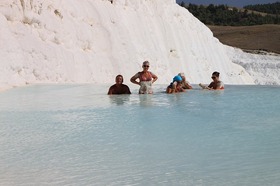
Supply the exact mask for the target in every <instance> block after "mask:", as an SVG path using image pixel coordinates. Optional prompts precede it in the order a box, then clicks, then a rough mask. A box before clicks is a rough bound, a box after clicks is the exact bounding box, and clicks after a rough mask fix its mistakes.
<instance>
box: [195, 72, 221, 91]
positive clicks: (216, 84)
mask: <svg viewBox="0 0 280 186" xmlns="http://www.w3.org/2000/svg"><path fill="white" fill-rule="evenodd" d="M219 76H220V73H219V72H213V73H212V77H211V78H212V79H213V81H212V82H211V83H210V84H209V85H208V86H206V85H202V84H201V83H200V84H199V86H200V87H201V88H203V89H208V90H223V89H224V88H225V86H224V83H223V82H222V81H220V78H219Z"/></svg>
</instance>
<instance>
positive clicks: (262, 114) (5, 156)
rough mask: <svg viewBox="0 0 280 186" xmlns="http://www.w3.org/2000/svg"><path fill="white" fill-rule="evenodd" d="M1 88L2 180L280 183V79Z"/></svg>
mask: <svg viewBox="0 0 280 186" xmlns="http://www.w3.org/2000/svg"><path fill="white" fill-rule="evenodd" d="M108 87H109V86H99V85H41V86H30V87H23V88H15V89H12V90H9V91H5V92H2V93H0V185H28V186H29V185H215V186H219V185H227V186H231V185H254V186H256V185H261V186H263V185H280V87H276V86H226V89H225V90H224V91H206V90H200V89H199V88H198V87H196V88H195V89H194V90H190V91H187V92H185V93H180V94H173V95H167V94H165V93H163V91H164V89H165V86H161V85H157V86H155V94H154V95H138V94H137V90H136V89H133V90H132V91H133V94H132V95H120V96H108V95H106V93H107V90H108Z"/></svg>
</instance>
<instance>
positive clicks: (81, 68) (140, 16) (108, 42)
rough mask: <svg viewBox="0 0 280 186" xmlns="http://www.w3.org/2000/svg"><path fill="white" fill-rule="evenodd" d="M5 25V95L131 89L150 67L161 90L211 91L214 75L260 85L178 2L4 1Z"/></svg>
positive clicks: (0, 62) (1, 53) (1, 77)
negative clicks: (67, 86) (84, 87)
mask: <svg viewBox="0 0 280 186" xmlns="http://www.w3.org/2000/svg"><path fill="white" fill-rule="evenodd" d="M0 25H1V26H0V47H1V50H0V70H1V74H0V89H5V88H10V87H13V86H22V85H25V84H34V83H113V82H114V77H115V76H116V75H117V74H123V75H124V78H125V83H127V84H130V83H129V78H130V77H131V76H133V75H134V74H135V73H136V72H138V71H140V70H141V64H142V62H143V61H144V60H149V61H150V62H151V67H150V70H151V71H152V72H154V73H155V74H157V75H158V77H159V80H158V82H157V83H159V84H168V83H169V82H170V81H171V79H172V77H173V76H174V75H176V74H177V73H178V72H185V73H186V76H187V79H188V80H189V81H190V82H191V83H200V82H202V83H209V81H210V76H211V73H212V72H213V71H219V72H221V78H222V80H223V81H224V82H225V83H226V84H254V83H255V82H256V81H255V79H254V78H252V77H251V75H252V74H251V75H249V73H247V72H246V70H245V69H244V68H243V67H242V66H240V65H238V64H236V63H233V60H232V58H231V55H229V53H228V51H227V50H228V47H226V46H224V45H222V44H221V43H220V42H219V41H218V39H216V38H214V37H213V34H212V32H211V31H210V30H209V29H208V28H207V27H206V26H205V25H204V24H202V23H201V22H200V21H199V20H198V19H196V18H195V17H194V16H193V15H192V14H190V13H189V12H188V11H187V10H186V9H184V8H181V7H180V6H179V5H177V4H176V2H175V0H113V3H111V2H110V1H108V0H83V1H78V0H59V1H57V0H48V1H45V0H1V1H0ZM238 53H239V52H238ZM257 60H258V59H256V62H257ZM239 64H241V63H239ZM241 65H243V64H241ZM253 76H254V75H253ZM278 79H279V77H278ZM278 81H279V80H278ZM257 83H258V82H257Z"/></svg>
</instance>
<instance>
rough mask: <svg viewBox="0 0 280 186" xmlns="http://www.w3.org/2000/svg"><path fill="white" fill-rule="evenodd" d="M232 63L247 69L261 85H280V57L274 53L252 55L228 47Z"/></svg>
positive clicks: (256, 82) (255, 81)
mask: <svg viewBox="0 0 280 186" xmlns="http://www.w3.org/2000/svg"><path fill="white" fill-rule="evenodd" d="M227 53H228V55H229V57H230V58H231V59H232V61H233V62H234V63H236V64H239V65H241V66H243V67H244V68H245V70H246V71H247V72H248V73H249V74H250V75H251V77H252V78H253V79H254V83H255V84H259V85H280V55H279V54H273V53H269V52H267V53H265V52H264V53H263V54H262V55H259V54H252V53H245V52H243V51H242V50H241V49H238V48H233V47H228V49H227Z"/></svg>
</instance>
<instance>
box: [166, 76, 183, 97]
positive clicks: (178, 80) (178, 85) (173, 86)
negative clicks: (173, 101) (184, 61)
mask: <svg viewBox="0 0 280 186" xmlns="http://www.w3.org/2000/svg"><path fill="white" fill-rule="evenodd" d="M182 82H183V79H182V77H181V76H179V75H177V76H175V77H174V78H173V81H172V83H170V85H169V86H168V87H167V88H166V93H167V94H173V93H177V92H185V89H183V87H182Z"/></svg>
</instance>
